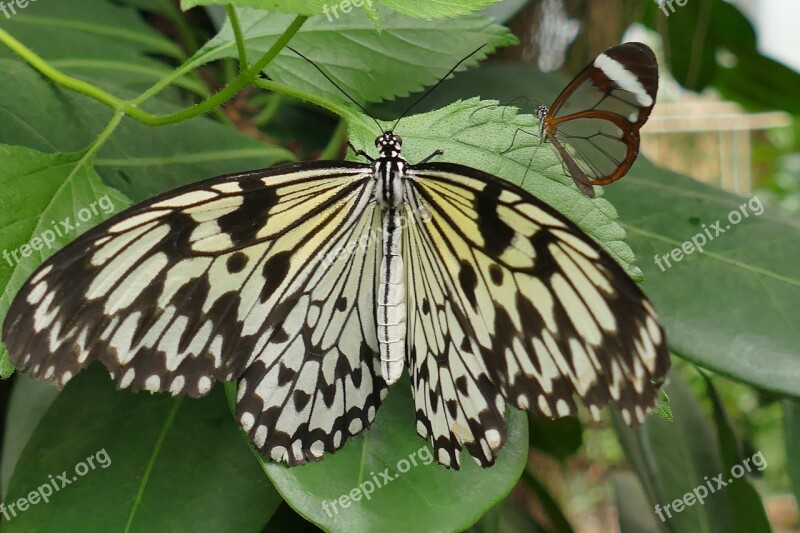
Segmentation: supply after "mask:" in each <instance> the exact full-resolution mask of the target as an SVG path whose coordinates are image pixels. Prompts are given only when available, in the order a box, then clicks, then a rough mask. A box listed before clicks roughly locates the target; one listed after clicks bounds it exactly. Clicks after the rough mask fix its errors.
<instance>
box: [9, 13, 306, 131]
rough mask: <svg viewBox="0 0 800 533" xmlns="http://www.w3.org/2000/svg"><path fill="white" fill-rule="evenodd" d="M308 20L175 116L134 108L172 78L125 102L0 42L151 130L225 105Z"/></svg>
mask: <svg viewBox="0 0 800 533" xmlns="http://www.w3.org/2000/svg"><path fill="white" fill-rule="evenodd" d="M307 19H308V17H306V16H302V15H301V16H297V17H296V18H295V19H294V20H293V21H292V23H291V24H290V25H289V27H288V28H287V29H286V31H284V32H283V34H282V35H281V36H280V37H279V38H278V40H277V41H276V42H275V44H273V45H272V47H271V48H270V49H269V50H268V51H267V53H266V54H264V55H263V56H262V57H261V58H260V59H259V60H258V61H257V62H256V63H255V64H254V65H253V66H252V67H250V68H249V69H247V70H244V71H243V72H241V73H240V74H239V76H237V77H236V78H235V79H234V80H233V81H232V82H231V83H230V84H228V85H227V86H225V87H224V88H223V89H222V90H220V91H219V92H218V93H216V94H214V95H213V96H210V97H209V98H207V99H206V100H204V101H202V102H200V103H199V104H197V105H195V106H192V107H189V108H187V109H183V110H181V111H178V112H176V113H170V114H168V115H154V114H151V113H148V112H146V111H142V110H141V109H139V108H137V107H136V105H137V104H139V103H141V102H143V101H144V100H146V99H147V98H149V97H150V96H152V95H153V94H155V93H156V92H158V91H159V90H160V89H161V88H163V87H165V86H166V85H168V84H169V83H171V80H170V78H172V75H171V76H168V77H167V78H165V79H164V80H162V81H161V82H159V83H157V84H156V85H154V86H153V87H151V88H150V90H148V91H146V92H145V93H143V94H142V95H140V96H139V97H138V98H136V99H135V100H133V101H131V102H128V101H125V100H122V99H120V98H117V97H116V96H114V95H112V94H111V93H108V92H106V91H104V90H103V89H100V88H99V87H95V86H94V85H91V84H89V83H86V82H84V81H82V80H79V79H77V78H73V77H72V76H68V75H66V74H64V73H63V72H60V71H59V70H57V69H55V68H53V67H52V66H51V65H50V64H49V63H47V61H45V60H44V59H42V58H41V57H40V56H38V55H37V54H36V53H35V52H33V51H32V50H31V49H29V48H27V47H26V46H25V45H23V44H22V43H21V42H19V41H18V40H17V39H15V38H14V37H12V36H11V35H10V34H9V33H8V32H6V31H5V30H3V29H0V42H2V43H3V44H5V45H6V46H8V47H9V48H10V49H11V50H12V51H14V52H15V53H16V54H17V55H19V56H20V57H22V58H23V59H25V60H26V61H27V62H28V63H30V64H31V66H33V67H34V68H36V69H37V70H38V71H39V72H41V73H42V74H44V75H45V76H47V77H48V78H50V79H51V80H53V81H54V82H55V83H57V84H59V85H61V86H62V87H66V88H67V89H72V90H74V91H76V92H79V93H81V94H85V95H86V96H89V97H91V98H94V99H95V100H98V101H99V102H102V103H104V104H106V105H108V106H109V107H111V108H113V109H115V110H117V111H122V112H124V113H125V114H126V115H127V116H129V117H131V118H133V119H135V120H138V121H139V122H142V123H144V124H148V125H150V126H159V125H164V124H173V123H175V122H181V121H184V120H188V119H190V118H194V117H196V116H199V115H202V114H205V113H207V112H209V111H211V110H213V109H214V108H216V107H217V106H219V105H221V104H223V103H225V102H227V101H228V100H229V99H230V98H232V97H233V96H234V95H235V94H236V93H237V92H239V91H240V90H241V89H242V88H244V87H245V86H246V85H247V84H249V83H251V82H252V81H253V80H254V78H256V77H257V76H258V74H259V73H260V72H261V70H262V69H263V68H264V67H266V66H267V65H268V64H269V63H270V61H272V60H273V59H274V58H275V56H277V55H278V53H279V52H280V51H281V49H283V47H284V46H286V44H287V43H288V42H289V40H290V39H291V38H292V37H293V36H294V34H295V33H297V31H298V30H299V29H300V27H301V26H302V25H303V23H304V22H305V21H306V20H307ZM179 70H180V69H179ZM174 74H175V73H173V75H174ZM167 80H170V81H167ZM156 89H157V90H156Z"/></svg>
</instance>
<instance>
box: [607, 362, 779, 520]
mask: <svg viewBox="0 0 800 533" xmlns="http://www.w3.org/2000/svg"><path fill="white" fill-rule="evenodd" d="M666 389H667V393H668V394H669V396H670V398H671V403H672V409H673V411H674V413H675V421H674V422H673V423H669V422H666V421H664V420H662V419H660V418H658V417H654V416H649V417H648V418H647V421H646V422H645V424H644V425H643V426H642V427H640V428H637V429H630V428H628V427H627V426H625V425H624V424H622V423H621V420H620V418H619V417H618V416H616V415H615V416H614V420H615V425H616V427H617V431H618V433H619V436H620V441H621V443H622V445H623V448H624V449H625V451H626V454H627V456H628V460H629V462H630V463H631V465H632V466H633V467H634V469H635V470H636V472H637V474H638V475H639V479H640V481H641V482H642V485H643V486H644V488H645V492H646V493H647V495H648V499H649V501H650V505H651V507H650V509H649V510H648V512H649V513H651V512H652V513H655V514H656V515H658V518H659V521H658V522H659V523H661V524H662V525H663V526H664V527H665V528H666V530H667V531H675V532H680V531H698V532H716V531H719V532H728V531H736V530H737V529H736V528H737V527H738V526H737V524H740V523H741V524H749V525H750V526H753V529H750V530H751V531H759V532H760V531H764V529H763V527H762V526H763V522H762V521H761V520H760V519H754V518H753V517H754V516H755V515H757V514H758V513H755V512H754V511H753V509H752V507H753V506H760V505H761V502H760V499H759V497H758V495H757V494H755V492H754V491H752V490H749V489H747V488H742V487H741V486H742V485H743V486H745V487H746V486H747V481H746V479H744V478H742V475H743V474H746V472H747V470H748V469H749V470H750V471H755V470H757V469H758V467H759V465H760V467H761V469H763V468H764V467H765V466H766V458H765V457H764V456H763V454H761V455H759V454H760V452H758V453H757V454H756V455H758V457H756V455H754V456H753V457H751V458H748V459H750V461H749V462H745V461H742V462H741V463H736V464H734V465H732V466H731V467H730V468H729V467H728V465H727V463H726V458H725V457H724V453H725V452H724V450H721V448H720V441H719V439H718V438H717V434H716V433H715V432H714V431H713V429H712V428H713V425H712V424H711V421H710V420H709V419H708V417H707V416H706V414H705V413H704V412H703V409H702V407H701V405H700V403H699V402H698V401H697V399H695V398H694V397H693V396H692V393H691V391H690V390H689V388H688V387H687V385H686V382H685V381H684V380H683V378H681V376H680V375H679V374H678V372H676V371H673V372H672V373H671V374H670V377H669V383H668V385H667V386H666ZM762 459H763V463H762ZM717 480H719V482H721V483H722V485H720V483H719V482H718V481H717ZM737 485H739V486H737ZM701 500H702V501H701ZM743 530H748V529H747V527H744V528H743ZM766 531H768V529H767V530H766Z"/></svg>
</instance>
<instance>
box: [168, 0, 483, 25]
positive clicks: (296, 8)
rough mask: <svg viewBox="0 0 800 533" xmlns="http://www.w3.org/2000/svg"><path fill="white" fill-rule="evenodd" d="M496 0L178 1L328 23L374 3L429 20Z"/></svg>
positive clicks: (184, 5) (186, 6) (373, 7)
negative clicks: (312, 17) (308, 17)
mask: <svg viewBox="0 0 800 533" xmlns="http://www.w3.org/2000/svg"><path fill="white" fill-rule="evenodd" d="M496 2H498V0H181V7H182V8H183V9H189V8H191V7H194V6H203V5H212V4H231V5H234V6H237V7H250V8H257V9H263V10H268V11H275V12H280V13H295V14H298V15H323V14H324V15H325V16H326V17H327V18H328V21H329V22H332V21H334V20H338V19H339V18H347V17H350V16H353V15H354V14H355V13H356V12H357V10H358V8H362V9H364V10H365V11H370V12H372V13H375V12H376V11H377V5H378V4H383V5H384V6H386V7H389V8H391V9H393V10H395V11H397V12H398V13H403V14H405V15H408V16H410V17H415V18H419V19H425V20H431V19H438V18H444V17H458V16H460V15H466V14H468V13H471V12H472V11H475V10H477V9H480V8H482V7H485V6H488V5H490V4H494V3H496ZM385 16H386V15H383V16H382V17H381V18H382V19H384V18H385Z"/></svg>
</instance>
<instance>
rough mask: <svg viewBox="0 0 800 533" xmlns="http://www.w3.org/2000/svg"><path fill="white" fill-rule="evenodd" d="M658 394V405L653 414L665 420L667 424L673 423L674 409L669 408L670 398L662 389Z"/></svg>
mask: <svg viewBox="0 0 800 533" xmlns="http://www.w3.org/2000/svg"><path fill="white" fill-rule="evenodd" d="M658 392H659V398H658V405H656V408H655V409H654V410H653V414H655V415H656V416H659V417H661V418H663V419H664V420H666V421H667V422H673V421H674V420H675V418H674V417H673V416H672V408H670V406H669V396H667V393H666V392H664V389H661V390H659V391H658Z"/></svg>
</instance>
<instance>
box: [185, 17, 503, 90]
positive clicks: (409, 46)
mask: <svg viewBox="0 0 800 533" xmlns="http://www.w3.org/2000/svg"><path fill="white" fill-rule="evenodd" d="M239 15H240V18H241V24H242V31H243V32H244V35H245V45H246V47H247V50H248V53H249V55H250V56H251V57H253V58H257V57H260V56H261V55H262V54H263V53H264V52H265V51H266V50H267V49H269V47H270V46H272V44H273V43H274V42H275V40H276V39H277V37H278V36H279V35H281V34H282V33H283V32H284V30H285V29H286V28H287V27H288V26H289V24H290V23H291V21H292V19H293V17H291V16H289V15H280V14H275V13H266V12H263V11H256V10H252V9H242V10H240V11H239ZM381 24H382V31H381V32H378V31H376V30H375V28H374V27H373V23H372V21H371V20H370V19H369V18H368V17H367V16H366V15H364V14H361V13H352V14H350V15H348V16H347V17H342V18H340V19H335V20H332V21H328V20H326V19H325V18H324V17H315V18H313V19H309V20H308V21H307V22H306V23H305V24H304V25H303V27H302V28H301V29H300V31H299V32H298V33H297V35H295V37H294V38H293V39H292V41H291V46H292V47H293V48H295V49H297V50H298V51H300V52H301V53H302V54H303V55H305V56H307V57H308V58H309V59H311V60H313V61H314V62H315V63H316V64H317V65H318V66H320V67H321V68H322V69H324V70H325V71H326V72H327V73H328V75H330V76H331V77H332V78H333V79H334V80H335V81H336V83H337V84H339V86H341V88H342V89H343V90H344V91H345V92H346V93H347V94H348V95H349V96H350V97H352V98H354V99H355V100H357V101H359V102H362V103H366V102H375V101H379V100H384V99H391V98H394V97H396V96H402V95H407V94H409V93H410V92H414V91H419V90H420V89H422V88H423V87H424V86H426V85H431V84H433V83H435V82H436V81H438V80H439V79H440V78H441V77H442V76H444V75H445V74H446V73H447V72H448V71H449V70H450V69H451V68H453V67H454V66H455V65H456V63H458V62H459V61H460V60H461V59H463V58H464V57H465V56H466V55H467V54H469V53H470V52H472V51H473V50H475V49H476V48H477V47H478V46H480V45H482V44H485V45H486V46H485V47H484V49H483V50H481V51H480V52H479V53H478V54H476V55H475V56H474V57H472V58H470V59H469V60H468V61H467V62H466V63H465V64H464V65H462V66H461V69H464V68H467V67H468V66H471V65H475V64H476V63H477V62H478V61H480V60H481V59H483V58H484V57H486V55H487V54H490V53H491V52H492V51H493V50H495V49H496V48H498V47H501V46H507V45H511V44H514V43H515V42H516V38H515V37H514V36H513V35H512V34H511V33H510V32H509V31H508V29H506V28H504V27H502V26H499V25H497V24H495V23H494V22H492V20H491V19H489V18H486V17H482V16H479V15H471V16H467V17H462V18H458V19H455V20H450V21H435V22H422V21H418V20H413V19H409V18H408V17H405V16H403V15H398V14H396V13H386V14H384V16H383V17H382V23H381ZM236 56H237V50H236V44H235V41H234V38H233V30H232V29H231V26H230V22H226V23H225V26H224V27H223V28H222V29H221V30H220V32H219V34H218V35H217V36H216V37H214V38H213V39H212V40H211V41H209V42H208V43H206V45H205V46H203V48H201V49H200V51H199V52H198V53H197V54H195V56H194V57H193V58H192V60H191V62H190V65H191V66H199V65H202V64H205V63H207V62H209V61H213V60H216V59H219V58H223V57H236ZM266 72H267V74H269V76H270V78H271V79H273V80H276V81H279V82H282V83H285V84H287V85H291V86H292V87H295V88H298V89H301V90H305V91H308V92H310V93H312V94H314V95H316V96H318V97H324V98H327V99H331V100H334V101H347V98H346V97H345V96H344V95H343V94H342V93H341V92H340V91H339V90H338V89H337V88H336V87H334V86H333V85H332V84H331V82H329V81H328V80H326V79H325V78H324V77H323V76H322V75H321V74H320V73H319V72H317V70H316V69H315V68H314V67H313V66H312V65H310V64H308V62H306V61H305V60H303V59H302V58H300V57H299V56H297V55H295V54H294V53H293V52H291V51H290V50H283V51H282V52H281V53H280V55H278V57H277V58H275V60H274V61H273V62H272V63H271V64H270V65H269V66H268V67H267V69H266ZM366 72H369V76H365V73H366Z"/></svg>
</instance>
